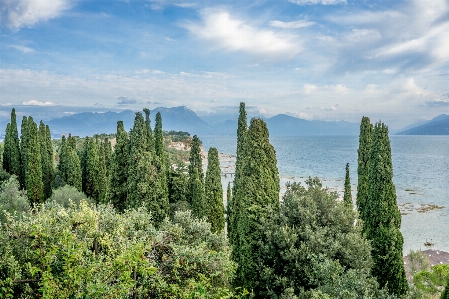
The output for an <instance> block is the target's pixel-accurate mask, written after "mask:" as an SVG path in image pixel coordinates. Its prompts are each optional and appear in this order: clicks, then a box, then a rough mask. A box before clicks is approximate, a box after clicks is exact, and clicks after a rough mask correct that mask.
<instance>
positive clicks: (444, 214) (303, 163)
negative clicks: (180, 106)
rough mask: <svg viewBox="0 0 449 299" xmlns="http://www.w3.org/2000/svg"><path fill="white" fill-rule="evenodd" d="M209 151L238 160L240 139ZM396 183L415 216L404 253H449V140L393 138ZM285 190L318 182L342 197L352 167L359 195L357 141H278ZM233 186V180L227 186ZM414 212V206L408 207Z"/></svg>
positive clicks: (210, 141) (215, 140)
mask: <svg viewBox="0 0 449 299" xmlns="http://www.w3.org/2000/svg"><path fill="white" fill-rule="evenodd" d="M200 139H201V140H202V142H203V145H204V149H205V150H206V151H207V150H208V149H209V147H211V146H213V147H216V148H217V149H218V151H219V152H221V153H228V154H235V150H236V138H235V137H216V136H213V137H209V136H203V137H200ZM390 140H391V151H392V159H393V181H394V183H395V186H396V194H397V202H398V204H406V203H410V204H411V205H413V206H414V210H413V211H409V210H408V209H407V210H403V209H401V212H403V213H404V214H406V215H403V216H402V226H401V231H402V234H403V236H404V253H405V254H406V253H408V252H409V251H410V249H413V250H417V249H420V248H421V249H425V246H424V242H425V241H426V239H427V240H428V241H430V240H432V242H433V243H435V245H434V246H433V248H436V249H439V250H443V251H448V252H449V172H448V170H449V136H390ZM270 142H271V144H272V145H273V146H274V148H275V150H276V158H277V162H278V168H279V175H280V176H281V178H282V179H281V187H284V185H285V182H286V181H288V180H292V181H293V180H296V181H304V179H305V178H307V177H308V176H317V177H319V178H321V179H322V180H323V184H324V185H325V186H327V187H329V188H331V189H334V190H337V191H339V192H340V194H342V191H343V184H344V176H345V165H346V163H349V164H350V175H351V185H352V190H353V196H354V197H355V195H356V189H357V148H358V137H356V136H304V137H273V138H270ZM229 180H232V178H231V177H230V176H229V175H228V177H227V178H226V179H224V180H223V185H224V187H226V185H227V181H229ZM421 204H433V205H438V206H444V208H443V209H437V210H431V211H428V212H425V213H420V212H418V211H416V207H419V206H420V205H421ZM407 206H408V207H410V205H407Z"/></svg>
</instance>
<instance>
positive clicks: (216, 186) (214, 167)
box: [205, 147, 225, 232]
mask: <svg viewBox="0 0 449 299" xmlns="http://www.w3.org/2000/svg"><path fill="white" fill-rule="evenodd" d="M205 196H206V203H207V210H206V213H207V220H208V221H209V223H210V224H211V231H212V232H221V231H222V230H223V228H224V225H225V220H224V206H223V187H222V186H221V170H220V162H219V160H218V151H217V149H216V148H214V147H211V148H210V149H209V152H208V154H207V170H206V182H205Z"/></svg>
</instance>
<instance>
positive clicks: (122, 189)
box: [108, 120, 129, 212]
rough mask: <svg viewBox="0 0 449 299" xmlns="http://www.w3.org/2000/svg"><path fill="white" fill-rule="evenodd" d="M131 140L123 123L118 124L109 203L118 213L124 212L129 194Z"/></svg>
mask: <svg viewBox="0 0 449 299" xmlns="http://www.w3.org/2000/svg"><path fill="white" fill-rule="evenodd" d="M128 162H129V139H128V133H127V132H126V131H125V128H124V126H123V121H121V120H120V121H118V122H117V134H116V144H115V147H114V152H113V153H112V166H111V176H110V177H111V178H110V180H111V182H110V184H109V186H110V188H109V196H108V197H109V202H111V203H112V204H113V206H114V207H115V208H116V209H117V210H118V211H121V212H122V211H124V210H125V207H126V198H127V194H128Z"/></svg>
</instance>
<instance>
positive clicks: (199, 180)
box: [189, 135, 206, 218]
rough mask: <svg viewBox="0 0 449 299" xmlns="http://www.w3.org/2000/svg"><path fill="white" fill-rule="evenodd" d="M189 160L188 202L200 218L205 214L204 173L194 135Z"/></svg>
mask: <svg viewBox="0 0 449 299" xmlns="http://www.w3.org/2000/svg"><path fill="white" fill-rule="evenodd" d="M189 162H190V164H189V203H190V205H191V207H192V213H193V215H195V216H196V217H198V218H202V217H205V216H206V202H205V197H204V174H203V163H202V158H201V148H200V140H199V139H198V136H196V135H194V136H193V138H192V145H191V148H190V157H189Z"/></svg>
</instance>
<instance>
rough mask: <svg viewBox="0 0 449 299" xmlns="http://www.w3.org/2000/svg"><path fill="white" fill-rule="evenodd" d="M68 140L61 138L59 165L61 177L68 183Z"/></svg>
mask: <svg viewBox="0 0 449 299" xmlns="http://www.w3.org/2000/svg"><path fill="white" fill-rule="evenodd" d="M67 152H68V149H67V139H66V138H65V136H64V135H62V138H61V145H60V146H59V164H58V170H59V175H60V176H61V178H62V179H63V180H64V182H66V181H67V163H68V161H67V160H68V158H67Z"/></svg>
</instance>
